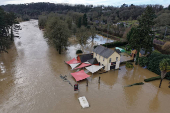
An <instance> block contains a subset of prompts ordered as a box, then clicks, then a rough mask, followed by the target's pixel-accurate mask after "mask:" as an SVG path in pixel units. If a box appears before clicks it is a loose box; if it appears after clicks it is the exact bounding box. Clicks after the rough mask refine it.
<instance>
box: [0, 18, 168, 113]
mask: <svg viewBox="0 0 170 113" xmlns="http://www.w3.org/2000/svg"><path fill="white" fill-rule="evenodd" d="M37 24H38V23H37V21H36V20H32V21H29V22H22V23H21V24H20V25H21V27H22V30H21V31H19V35H20V37H21V39H15V43H14V45H13V47H12V48H11V49H10V50H9V51H8V52H9V54H6V53H3V54H1V55H0V113H80V112H81V113H169V111H170V107H169V102H170V89H169V88H168V80H163V82H162V87H161V88H160V89H159V88H158V86H159V80H158V81H153V82H149V83H145V84H144V85H142V86H132V87H124V86H126V85H129V84H133V83H136V82H143V80H144V79H145V78H149V77H153V76H157V75H156V74H154V73H152V72H150V71H148V70H146V69H143V68H141V67H140V66H135V68H134V69H127V68H126V67H125V66H121V67H120V68H121V70H116V71H114V70H112V71H109V72H108V73H104V74H99V72H98V73H95V74H93V77H92V80H91V81H90V82H89V86H88V87H86V81H80V82H79V85H80V87H79V89H80V91H79V92H78V93H77V92H75V91H74V90H73V87H72V86H70V85H69V84H68V82H64V81H63V80H62V79H61V78H60V74H62V75H67V78H68V80H69V81H70V82H71V83H72V84H75V83H76V82H75V80H74V78H73V77H71V75H70V73H71V72H75V71H74V70H71V68H70V67H69V66H68V65H66V64H65V63H64V61H67V60H70V59H71V58H73V57H75V56H76V54H75V51H74V50H75V48H76V47H77V45H70V47H69V48H68V51H66V52H64V53H63V54H61V55H59V54H58V52H57V51H56V50H55V49H54V48H53V47H51V46H49V45H48V44H47V43H46V41H45V39H44V38H43V32H42V31H40V30H39V28H38V25H37ZM84 49H85V50H86V52H88V51H91V50H92V49H90V46H89V47H88V48H84ZM89 74H90V75H91V73H89ZM99 76H101V82H100V84H98V77H99ZM80 96H86V98H87V100H88V102H89V104H90V107H89V108H86V109H82V108H81V106H80V104H79V101H78V97H80Z"/></svg>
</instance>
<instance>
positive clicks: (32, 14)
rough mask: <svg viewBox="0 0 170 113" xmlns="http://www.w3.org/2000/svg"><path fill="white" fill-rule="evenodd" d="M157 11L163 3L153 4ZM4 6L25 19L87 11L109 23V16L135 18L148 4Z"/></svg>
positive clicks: (117, 19)
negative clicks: (49, 14)
mask: <svg viewBox="0 0 170 113" xmlns="http://www.w3.org/2000/svg"><path fill="white" fill-rule="evenodd" d="M152 7H153V9H154V11H155V12H159V11H161V10H162V9H163V6H162V5H152ZM2 8H3V9H4V10H5V11H8V12H10V11H13V12H14V13H16V14H17V16H19V17H22V18H23V19H27V17H29V18H38V15H41V13H42V12H48V13H50V12H57V13H60V14H66V13H68V12H69V11H74V12H80V13H87V15H88V18H89V20H91V21H94V20H95V19H99V18H100V17H101V16H102V15H103V19H102V21H104V22H105V23H107V18H108V16H109V17H110V19H111V20H112V21H113V22H114V23H116V22H118V21H119V20H128V19H131V20H135V19H137V18H138V17H139V16H140V15H141V14H142V13H143V11H144V10H145V8H146V5H133V4H131V5H129V6H128V5H127V4H123V5H122V6H121V7H115V6H104V5H98V6H93V5H82V4H79V5H71V4H54V3H45V2H40V3H28V4H17V5H15V4H10V5H3V6H2Z"/></svg>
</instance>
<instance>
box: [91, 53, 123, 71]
mask: <svg viewBox="0 0 170 113" xmlns="http://www.w3.org/2000/svg"><path fill="white" fill-rule="evenodd" d="M116 57H118V61H120V55H119V54H118V53H117V52H114V53H113V54H112V55H111V56H110V57H109V58H104V61H103V57H102V56H100V55H99V54H97V56H96V53H93V58H96V59H97V61H98V62H100V65H102V64H103V65H104V66H105V70H106V71H108V70H110V66H111V63H109V59H110V58H111V62H116Z"/></svg>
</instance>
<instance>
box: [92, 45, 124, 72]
mask: <svg viewBox="0 0 170 113" xmlns="http://www.w3.org/2000/svg"><path fill="white" fill-rule="evenodd" d="M120 53H121V52H120V50H117V49H116V50H115V51H114V50H112V49H109V48H106V47H104V46H101V45H98V46H97V47H96V48H95V49H94V50H93V58H96V59H97V61H98V62H99V65H102V66H104V70H105V71H109V70H111V69H118V68H119V65H120Z"/></svg>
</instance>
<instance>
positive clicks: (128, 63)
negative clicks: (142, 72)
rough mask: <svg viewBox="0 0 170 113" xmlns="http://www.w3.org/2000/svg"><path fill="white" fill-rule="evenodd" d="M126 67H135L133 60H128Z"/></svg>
mask: <svg viewBox="0 0 170 113" xmlns="http://www.w3.org/2000/svg"><path fill="white" fill-rule="evenodd" d="M126 67H127V68H133V67H134V66H133V64H132V63H131V62H126Z"/></svg>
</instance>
